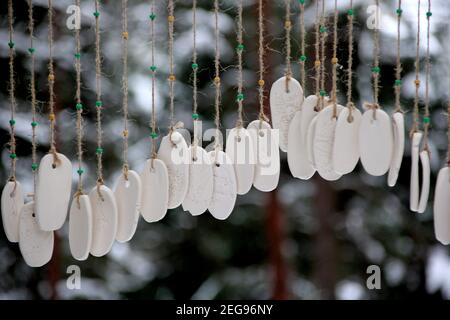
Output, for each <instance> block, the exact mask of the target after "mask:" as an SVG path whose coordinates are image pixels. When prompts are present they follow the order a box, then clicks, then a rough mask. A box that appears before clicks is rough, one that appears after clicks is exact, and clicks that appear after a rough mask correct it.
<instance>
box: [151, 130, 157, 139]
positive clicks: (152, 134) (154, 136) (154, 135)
mask: <svg viewBox="0 0 450 320" xmlns="http://www.w3.org/2000/svg"><path fill="white" fill-rule="evenodd" d="M150 137H151V138H152V139H156V138H158V134H157V133H156V132H152V133H150Z"/></svg>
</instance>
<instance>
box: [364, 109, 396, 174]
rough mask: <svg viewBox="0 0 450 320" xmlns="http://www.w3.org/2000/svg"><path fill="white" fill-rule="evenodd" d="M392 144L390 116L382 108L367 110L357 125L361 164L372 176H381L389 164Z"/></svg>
mask: <svg viewBox="0 0 450 320" xmlns="http://www.w3.org/2000/svg"><path fill="white" fill-rule="evenodd" d="M393 146H394V137H393V134H392V125H391V118H390V117H389V116H388V114H387V113H386V112H384V111H383V110H379V109H377V110H376V111H375V119H374V111H373V110H367V111H365V112H364V114H363V115H362V118H361V124H360V126H359V152H360V158H361V164H362V165H363V167H364V169H365V170H366V172H367V173H368V174H370V175H373V176H382V175H383V174H385V173H386V172H387V171H388V170H389V167H390V165H391V161H392V153H393Z"/></svg>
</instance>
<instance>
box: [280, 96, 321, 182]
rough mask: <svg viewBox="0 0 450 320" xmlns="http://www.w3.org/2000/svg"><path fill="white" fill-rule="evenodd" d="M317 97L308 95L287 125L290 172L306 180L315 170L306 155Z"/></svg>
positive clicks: (315, 113) (315, 112)
mask: <svg viewBox="0 0 450 320" xmlns="http://www.w3.org/2000/svg"><path fill="white" fill-rule="evenodd" d="M318 101H319V99H318V98H317V96H316V95H310V96H308V97H307V98H306V99H305V100H304V101H303V104H302V107H301V109H300V110H299V111H297V112H296V113H295V116H294V118H293V119H292V121H291V124H290V125H289V134H288V141H291V142H292V143H289V145H288V153H287V160H288V165H289V169H290V171H291V174H292V176H293V177H295V178H299V179H303V180H308V179H310V178H311V177H312V176H313V175H314V172H315V171H316V170H315V169H314V167H313V166H312V165H311V162H310V161H309V157H308V149H307V136H308V128H309V125H310V123H311V122H312V121H313V119H314V117H315V116H316V115H317V111H316V106H317V102H318Z"/></svg>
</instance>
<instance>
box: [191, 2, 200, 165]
mask: <svg viewBox="0 0 450 320" xmlns="http://www.w3.org/2000/svg"><path fill="white" fill-rule="evenodd" d="M192 29H193V33H192V42H193V52H192V87H193V90H192V102H193V103H192V118H193V120H194V140H193V148H194V155H196V154H197V146H198V143H199V139H198V61H197V60H198V54H197V0H193V2H192ZM194 158H195V156H194ZM193 160H196V159H193Z"/></svg>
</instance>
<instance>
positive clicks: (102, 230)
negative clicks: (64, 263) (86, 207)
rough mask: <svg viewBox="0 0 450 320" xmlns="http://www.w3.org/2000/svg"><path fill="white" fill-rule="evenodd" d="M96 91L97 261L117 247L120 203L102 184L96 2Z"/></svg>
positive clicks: (94, 197)
mask: <svg viewBox="0 0 450 320" xmlns="http://www.w3.org/2000/svg"><path fill="white" fill-rule="evenodd" d="M93 15H94V17H95V91H96V101H95V107H96V129H97V148H96V150H95V153H96V156H97V184H96V186H94V187H93V188H92V190H91V191H90V192H89V199H90V200H91V205H92V216H93V226H92V245H91V249H90V253H91V254H92V255H93V256H95V257H101V256H104V255H105V254H107V253H108V252H109V251H110V250H111V248H112V245H113V244H114V240H115V238H116V233H117V220H118V219H117V215H118V214H117V203H116V199H115V196H114V193H113V191H112V190H111V189H110V188H108V187H107V186H106V185H105V183H104V180H103V131H102V111H103V102H102V86H101V80H102V74H101V67H102V59H101V46H100V3H99V0H95V11H94V13H93Z"/></svg>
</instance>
